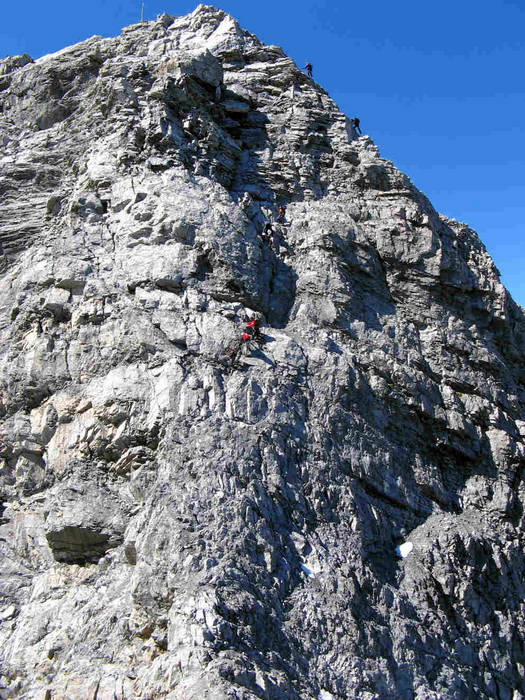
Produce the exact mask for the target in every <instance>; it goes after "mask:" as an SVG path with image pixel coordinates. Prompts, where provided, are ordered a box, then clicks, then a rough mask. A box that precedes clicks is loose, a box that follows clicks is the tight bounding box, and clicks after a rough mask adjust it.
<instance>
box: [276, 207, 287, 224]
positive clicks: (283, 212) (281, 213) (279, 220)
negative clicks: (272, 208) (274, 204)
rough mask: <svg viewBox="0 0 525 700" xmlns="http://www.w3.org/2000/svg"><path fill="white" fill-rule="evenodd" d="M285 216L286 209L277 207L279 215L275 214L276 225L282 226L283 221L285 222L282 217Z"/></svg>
mask: <svg viewBox="0 0 525 700" xmlns="http://www.w3.org/2000/svg"><path fill="white" fill-rule="evenodd" d="M285 216H286V209H285V208H284V207H283V205H282V204H281V206H280V207H279V213H278V214H277V219H276V221H277V223H278V224H284V221H285V219H284V217H285Z"/></svg>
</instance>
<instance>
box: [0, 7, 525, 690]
mask: <svg viewBox="0 0 525 700" xmlns="http://www.w3.org/2000/svg"><path fill="white" fill-rule="evenodd" d="M356 111H357V112H358V111H359V105H356ZM0 148H1V157H0V199H1V205H0V240H1V242H2V245H3V251H4V254H3V258H2V274H1V278H0V306H1V308H2V313H1V315H0V333H1V338H0V460H1V461H0V495H1V501H2V504H3V505H2V509H1V512H0V523H1V525H0V572H1V577H0V669H1V670H0V697H5V698H8V697H9V698H11V697H17V698H23V699H24V700H34V699H35V698H75V699H79V700H84V699H85V700H92V699H94V698H97V699H98V700H101V699H102V698H104V699H105V698H112V699H115V698H118V699H120V700H123V699H125V700H130V699H131V698H133V699H135V698H141V699H143V700H150V699H151V700H153V699H157V698H169V699H170V700H202V699H208V700H212V699H213V700H224V699H226V698H238V699H242V700H254V699H255V698H261V699H269V700H277V699H280V700H299V699H300V700H330V699H332V698H336V699H338V700H339V699H344V698H359V700H389V699H391V700H412V699H415V700H442V699H444V698H445V699H447V700H452V699H454V700H456V699H457V700H460V699H461V700H464V699H465V698H466V699H470V698H472V699H476V700H478V699H479V698H487V699H488V698H498V699H499V700H519V699H520V698H523V697H524V696H525V687H524V684H523V658H524V649H523V629H524V624H523V608H522V601H523V594H524V590H523V587H524V583H523V581H524V576H523V574H524V569H525V567H524V563H523V553H522V552H523V549H522V547H523V542H522V533H523V486H522V480H521V475H522V469H523V462H524V437H525V418H524V410H523V402H524V370H523V367H524V362H523V360H524V357H523V355H524V352H523V351H524V330H525V324H524V318H523V310H522V309H521V308H520V307H518V306H517V305H516V304H515V303H514V302H513V301H512V299H511V298H510V297H509V295H508V293H507V292H506V291H505V289H504V288H503V287H502V285H501V284H500V282H499V277H498V273H497V270H496V269H495V267H494V265H493V263H492V261H491V259H490V257H489V256H488V254H487V252H486V251H485V248H484V247H483V245H482V243H481V242H480V240H479V239H478V237H477V236H476V234H475V233H474V232H473V231H472V230H471V229H469V228H468V227H467V226H465V225H464V224H460V223H458V222H456V221H453V220H450V219H447V218H445V217H443V216H440V215H439V214H437V213H436V212H435V211H434V209H433V208H432V206H431V204H430V203H429V202H428V200H426V199H425V197H424V196H423V195H422V194H421V193H419V192H418V191H417V190H416V189H415V188H414V186H413V185H412V184H411V182H410V181H409V180H408V179H407V177H406V176H404V175H403V174H402V173H400V172H398V171H397V170H396V169H395V168H394V166H393V165H392V163H390V162H388V161H385V160H383V159H381V158H380V156H379V153H378V150H377V148H376V147H375V146H374V144H373V143H372V141H371V140H370V139H369V138H368V137H367V136H362V137H359V138H357V137H356V136H355V134H353V132H352V128H351V126H350V125H349V122H348V120H347V119H346V117H345V116H344V115H343V114H341V112H340V111H339V110H338V108H337V106H336V105H335V104H334V103H333V102H332V100H331V99H330V97H329V96H328V95H327V94H326V92H325V91H324V90H323V89H322V88H321V87H320V86H318V85H317V84H316V83H315V82H313V81H312V80H310V79H308V78H307V77H306V76H305V75H304V74H302V73H301V72H300V71H299V70H298V69H297V67H296V66H295V65H294V63H293V62H292V61H291V60H290V59H289V58H287V57H286V56H285V55H284V53H283V51H282V50H281V49H280V48H278V47H275V46H264V45H263V44H261V43H260V42H259V41H258V40H257V38H256V37H254V36H253V35H251V34H249V33H247V32H246V31H244V30H243V29H241V28H240V27H239V26H238V24H237V23H236V22H235V20H233V19H232V18H231V17H229V16H228V15H226V14H224V13H223V12H221V11H219V10H216V9H214V8H212V7H209V6H202V5H201V6H199V7H198V8H197V9H196V10H195V12H193V13H192V14H190V15H188V16H186V17H182V18H178V19H174V18H172V17H168V16H166V15H164V16H162V17H160V18H159V19H158V20H157V21H155V22H149V23H144V24H140V25H134V26H132V27H128V28H126V29H124V30H123V32H122V34H121V36H120V37H118V38H115V39H103V38H100V37H93V38H91V39H89V40H87V41H85V42H83V43H81V44H78V45H77V46H73V47H70V48H68V49H64V50H63V51H61V52H59V53H58V54H54V55H52V56H47V57H43V58H41V59H39V60H38V61H36V62H34V63H32V62H30V59H29V57H15V58H11V59H6V60H4V61H2V62H0ZM281 204H284V205H286V207H287V211H286V220H287V223H286V225H285V226H275V231H274V240H273V242H272V245H270V244H269V242H268V241H266V240H263V238H262V236H261V231H262V230H263V226H264V222H265V220H266V219H267V218H268V217H270V216H272V217H274V218H275V216H276V214H277V210H278V207H279V205H281ZM248 310H251V311H255V312H257V313H258V315H259V317H260V318H261V321H262V332H263V335H264V339H265V342H264V344H263V345H262V346H261V347H260V348H258V349H254V351H253V352H252V353H251V355H249V356H248V355H245V356H244V357H243V358H242V359H241V361H240V362H239V363H238V364H234V365H233V366H227V365H226V364H225V362H224V359H223V358H224V356H225V354H226V353H227V351H228V348H231V346H232V343H233V344H234V345H235V344H236V343H237V342H238V338H239V337H240V334H241V333H242V330H243V324H244V320H245V316H246V313H247V311H248Z"/></svg>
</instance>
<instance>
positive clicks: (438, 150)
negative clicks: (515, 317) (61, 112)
mask: <svg viewBox="0 0 525 700" xmlns="http://www.w3.org/2000/svg"><path fill="white" fill-rule="evenodd" d="M197 4H198V3H197V2H175V1H171V0H164V2H160V1H159V0H145V18H146V19H154V18H155V17H156V15H157V14H159V13H160V12H164V11H165V12H168V13H170V14H174V15H181V14H186V13H187V12H190V11H191V10H193V9H194V8H195V7H196V5H197ZM216 4H217V6H219V7H221V8H222V9H224V10H226V11H227V12H230V13H231V14H233V15H234V16H235V17H236V18H237V19H238V20H239V21H240V22H241V24H242V25H243V26H244V27H245V28H247V29H248V30H249V31H251V32H253V33H254V34H257V35H258V36H259V38H260V39H262V40H263V41H265V42H266V43H272V44H279V45H280V46H282V47H283V48H284V50H285V51H286V52H287V53H288V54H289V55H290V56H291V57H292V58H294V59H295V60H296V61H297V63H298V64H299V65H300V66H303V65H304V64H305V62H306V61H307V60H309V61H310V62H311V63H312V64H313V66H314V77H315V78H316V79H317V80H318V81H319V82H320V83H321V84H322V85H323V86H324V87H325V88H326V89H327V90H328V92H329V93H330V94H331V96H332V97H333V98H334V99H335V101H336V102H337V103H338V104H339V106H340V107H341V109H342V110H343V111H344V112H346V113H347V114H349V115H350V116H354V115H357V116H359V117H360V118H361V124H362V127H363V131H364V132H365V133H368V134H369V135H370V136H371V137H372V138H373V139H374V141H375V142H376V144H377V145H378V147H379V149H380V152H381V155H382V156H383V157H384V158H388V159H389V160H392V161H393V162H394V163H395V165H396V166H397V167H398V168H400V169H401V170H402V171H403V172H405V173H406V174H407V175H408V176H409V177H410V178H411V180H412V181H413V182H414V184H415V185H416V186H417V187H418V188H419V189H420V190H422V191H423V192H424V193H425V194H426V195H427V196H428V197H429V199H430V200H431V201H432V203H433V204H434V206H435V207H436V209H438V211H440V212H442V213H443V214H446V215H447V216H450V217H454V218H456V219H459V220H460V221H465V222H466V223H468V224H469V225H470V226H471V227H472V228H474V229H476V231H477V232H478V233H479V235H480V237H481V239H482V241H483V242H484V243H485V245H486V246H487V248H488V250H489V252H490V254H491V255H492V257H493V259H494V262H495V263H496V266H497V267H498V269H499V270H500V272H501V275H502V281H503V283H504V284H505V286H506V287H507V288H508V289H509V291H510V292H511V294H512V296H513V297H514V299H515V300H516V301H517V302H519V303H520V304H522V305H523V306H525V271H524V269H525V249H524V247H523V243H522V239H523V233H524V224H523V222H524V221H525V176H524V164H525V134H524V116H525V83H524V80H523V70H524V67H525V41H524V38H523V37H524V36H525V0H491V1H490V2H489V1H488V0H440V2H428V1H427V2H421V0H398V1H397V2H393V1H392V0H376V1H375V2H366V1H363V2H353V3H352V2H348V0H301V1H299V0H279V1H278V0H261V2H254V1H253V0H249V1H247V0H223V1H221V2H218V0H217V2H216ZM140 6H141V2H140V0H137V1H136V0H90V1H89V2H72V1H71V0H67V2H66V0H47V2H45V1H44V0H38V2H37V1H36V0H26V1H25V2H23V3H21V2H19V3H16V2H9V3H7V2H6V3H4V6H3V8H2V21H1V24H0V56H5V55H9V54H16V53H23V52H28V53H29V54H31V56H33V57H34V58H37V57H38V56H41V55H43V54H45V53H49V52H52V51H56V50H58V49H61V48H63V47H64V46H67V45H70V44H73V43H76V42H77V41H81V40H82V39H85V38H87V37H89V36H91V35H93V34H101V35H103V36H112V35H115V34H117V33H118V32H119V31H120V29H121V27H123V26H126V25H127V24H131V23H133V22H135V21H137V20H138V19H139V18H140Z"/></svg>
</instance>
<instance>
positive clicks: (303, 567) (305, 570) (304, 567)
mask: <svg viewBox="0 0 525 700" xmlns="http://www.w3.org/2000/svg"><path fill="white" fill-rule="evenodd" d="M301 569H302V570H303V571H304V573H305V574H306V575H307V576H315V574H314V572H313V571H312V569H309V568H308V567H307V566H305V565H304V564H301Z"/></svg>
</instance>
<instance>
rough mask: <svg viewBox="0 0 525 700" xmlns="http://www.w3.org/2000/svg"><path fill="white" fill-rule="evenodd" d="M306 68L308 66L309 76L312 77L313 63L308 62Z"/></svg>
mask: <svg viewBox="0 0 525 700" xmlns="http://www.w3.org/2000/svg"><path fill="white" fill-rule="evenodd" d="M305 68H306V71H307V73H308V77H309V78H311V77H312V70H313V68H312V64H311V63H307V64H306V66H305Z"/></svg>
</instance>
